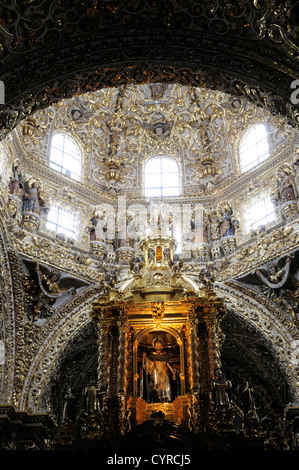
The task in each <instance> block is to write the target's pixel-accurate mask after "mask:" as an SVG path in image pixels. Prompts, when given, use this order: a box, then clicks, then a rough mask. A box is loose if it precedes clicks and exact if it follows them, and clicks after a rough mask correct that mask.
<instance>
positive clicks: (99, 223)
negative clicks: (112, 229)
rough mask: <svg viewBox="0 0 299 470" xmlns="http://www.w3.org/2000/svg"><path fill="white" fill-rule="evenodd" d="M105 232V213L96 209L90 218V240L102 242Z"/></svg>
mask: <svg viewBox="0 0 299 470" xmlns="http://www.w3.org/2000/svg"><path fill="white" fill-rule="evenodd" d="M106 232H107V213H106V211H103V212H99V211H96V212H95V214H94V216H93V217H92V219H91V230H90V240H91V241H100V242H103V241H105V239H106Z"/></svg>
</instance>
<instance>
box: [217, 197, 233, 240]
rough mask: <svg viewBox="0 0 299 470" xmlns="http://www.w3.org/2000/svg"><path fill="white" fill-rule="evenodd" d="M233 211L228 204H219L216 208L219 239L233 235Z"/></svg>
mask: <svg viewBox="0 0 299 470" xmlns="http://www.w3.org/2000/svg"><path fill="white" fill-rule="evenodd" d="M232 214H233V210H232V207H231V206H230V204H228V203H220V204H219V206H218V219H219V224H220V235H221V238H223V237H227V236H231V235H235V227H234V224H233V222H232Z"/></svg>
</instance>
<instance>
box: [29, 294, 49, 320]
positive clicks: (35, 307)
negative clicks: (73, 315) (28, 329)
mask: <svg viewBox="0 0 299 470" xmlns="http://www.w3.org/2000/svg"><path fill="white" fill-rule="evenodd" d="M52 314H53V310H52V309H51V307H50V306H49V305H47V303H46V302H45V301H44V299H42V298H39V297H37V298H32V299H30V300H28V301H27V303H26V319H27V321H29V322H31V323H34V322H38V321H39V320H46V319H47V318H49V317H50V316H51V315H52Z"/></svg>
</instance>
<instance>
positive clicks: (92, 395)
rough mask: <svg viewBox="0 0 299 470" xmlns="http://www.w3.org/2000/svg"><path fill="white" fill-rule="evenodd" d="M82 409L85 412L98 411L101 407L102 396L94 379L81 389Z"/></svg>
mask: <svg viewBox="0 0 299 470" xmlns="http://www.w3.org/2000/svg"><path fill="white" fill-rule="evenodd" d="M82 401H83V409H84V410H85V411H86V413H87V414H90V413H99V412H100V411H101V409H102V398H101V394H100V389H99V388H98V386H97V383H96V381H95V380H92V381H91V382H90V384H89V385H88V387H86V388H84V389H83V400H82Z"/></svg>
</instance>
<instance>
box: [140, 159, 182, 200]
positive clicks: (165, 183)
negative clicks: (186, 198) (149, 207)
mask: <svg viewBox="0 0 299 470" xmlns="http://www.w3.org/2000/svg"><path fill="white" fill-rule="evenodd" d="M179 194H180V180H179V168H178V164H177V162H176V161H175V160H174V159H173V158H169V157H155V158H151V159H150V160H149V161H148V162H147V163H146V165H145V169H144V195H145V196H146V197H161V198H162V197H165V196H166V197H167V196H178V195H179Z"/></svg>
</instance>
